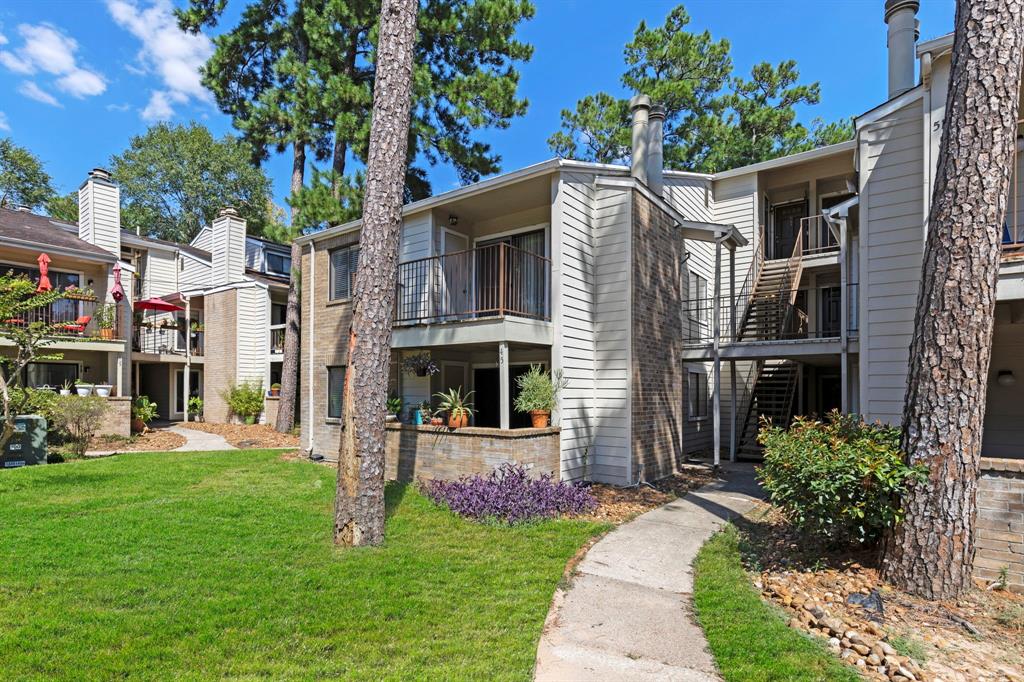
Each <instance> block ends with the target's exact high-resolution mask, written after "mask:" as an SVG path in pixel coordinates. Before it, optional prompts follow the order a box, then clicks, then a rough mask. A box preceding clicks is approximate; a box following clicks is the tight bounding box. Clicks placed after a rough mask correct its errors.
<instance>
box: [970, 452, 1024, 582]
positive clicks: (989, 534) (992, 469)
mask: <svg viewBox="0 0 1024 682" xmlns="http://www.w3.org/2000/svg"><path fill="white" fill-rule="evenodd" d="M977 527H978V530H977V537H976V538H975V539H976V542H977V548H978V553H977V556H976V557H975V559H974V575H975V577H976V578H980V579H982V580H985V581H992V580H996V579H998V578H999V575H1000V572H1001V571H1002V570H1003V569H1004V568H1005V569H1007V576H1008V579H1009V584H1010V587H1011V589H1013V590H1015V591H1017V592H1024V460H1019V459H988V458H985V459H982V460H981V479H980V480H979V481H978V524H977Z"/></svg>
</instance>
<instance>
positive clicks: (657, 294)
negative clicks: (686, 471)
mask: <svg viewBox="0 0 1024 682" xmlns="http://www.w3.org/2000/svg"><path fill="white" fill-rule="evenodd" d="M632 250H633V263H632V270H633V275H632V278H633V279H632V325H631V327H632V349H633V350H632V357H633V367H632V432H633V433H632V444H631V445H632V451H633V457H634V461H635V462H636V463H637V465H638V468H637V470H638V471H639V472H641V473H642V475H643V478H644V479H645V480H655V479H658V478H661V477H663V476H667V475H669V474H671V473H672V472H673V471H675V470H676V468H677V466H678V465H679V464H680V463H682V457H683V447H682V445H683V444H682V428H683V419H684V418H685V416H684V414H683V363H682V335H681V331H682V323H683V320H682V311H683V304H682V297H681V286H682V275H681V268H682V257H683V239H682V237H681V236H680V235H679V231H678V229H677V228H676V227H675V224H674V221H673V220H672V218H671V217H670V216H669V215H668V214H667V213H665V212H664V211H662V210H661V209H660V208H658V207H657V206H656V205H655V204H654V203H652V202H651V201H650V200H649V199H648V198H647V197H645V196H644V195H643V194H641V193H640V192H639V191H635V190H634V192H633V245H632Z"/></svg>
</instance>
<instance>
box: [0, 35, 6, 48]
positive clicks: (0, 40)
mask: <svg viewBox="0 0 1024 682" xmlns="http://www.w3.org/2000/svg"><path fill="white" fill-rule="evenodd" d="M6 44H7V36H5V35H4V34H3V33H0V45H6Z"/></svg>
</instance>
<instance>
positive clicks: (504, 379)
mask: <svg viewBox="0 0 1024 682" xmlns="http://www.w3.org/2000/svg"><path fill="white" fill-rule="evenodd" d="M498 396H499V397H498V405H499V410H500V412H501V428H503V429H507V428H508V427H509V414H510V409H511V405H510V404H509V386H508V341H502V342H501V343H499V344H498Z"/></svg>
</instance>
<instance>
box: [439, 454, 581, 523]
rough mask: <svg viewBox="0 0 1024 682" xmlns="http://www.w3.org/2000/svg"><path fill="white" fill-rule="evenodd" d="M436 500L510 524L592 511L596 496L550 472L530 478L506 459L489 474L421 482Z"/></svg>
mask: <svg viewBox="0 0 1024 682" xmlns="http://www.w3.org/2000/svg"><path fill="white" fill-rule="evenodd" d="M422 489H423V492H424V494H425V495H426V496H427V497H428V498H430V499H431V500H432V501H433V502H434V503H435V504H438V505H442V506H445V507H448V508H449V509H451V510H452V511H453V512H455V513H456V514H458V515H460V516H465V517H468V518H471V519H477V520H493V521H499V522H502V523H507V524H509V525H515V524H518V523H526V522H529V521H535V520H540V519H551V518H556V517H558V516H575V515H580V514H586V513H588V512H592V511H594V510H595V509H596V508H597V500H596V499H595V498H594V496H593V495H592V494H591V492H590V490H588V489H587V488H586V487H584V486H582V485H578V484H575V483H566V482H565V481H555V480H554V478H553V477H552V476H551V475H550V474H544V475H542V476H540V477H538V478H531V477H530V476H529V474H528V473H527V471H526V469H525V468H523V466H522V465H521V464H512V463H505V464H502V465H501V466H500V467H498V468H497V469H495V470H494V471H492V472H491V473H490V474H488V475H487V476H481V475H480V474H474V475H473V476H463V477H462V478H459V479H458V480H456V481H444V480H431V481H426V482H424V483H423V484H422Z"/></svg>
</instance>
